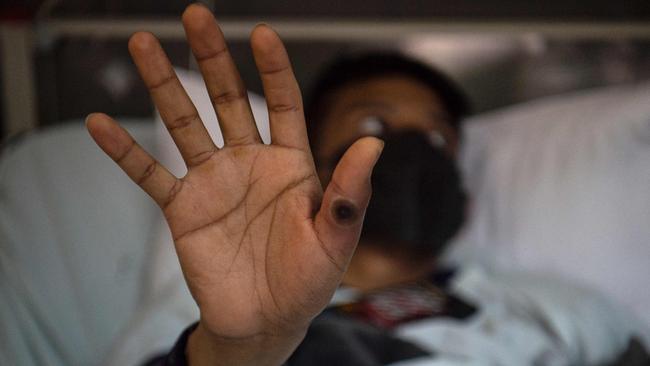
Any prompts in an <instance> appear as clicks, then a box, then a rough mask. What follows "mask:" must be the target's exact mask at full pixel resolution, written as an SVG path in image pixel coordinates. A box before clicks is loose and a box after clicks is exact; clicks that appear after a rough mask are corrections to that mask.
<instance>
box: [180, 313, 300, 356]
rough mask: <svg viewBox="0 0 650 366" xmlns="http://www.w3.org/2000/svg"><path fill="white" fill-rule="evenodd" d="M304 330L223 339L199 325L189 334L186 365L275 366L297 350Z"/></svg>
mask: <svg viewBox="0 0 650 366" xmlns="http://www.w3.org/2000/svg"><path fill="white" fill-rule="evenodd" d="M305 332H306V330H305V331H303V332H297V333H294V334H282V335H272V336H257V337H254V338H248V339H245V340H241V339H224V338H220V337H218V336H215V335H214V334H212V333H210V332H209V331H208V330H206V329H205V328H204V327H202V326H201V323H199V325H198V326H197V327H196V329H195V330H194V331H193V332H192V334H191V335H190V337H189V339H188V342H187V348H186V355H187V361H188V365H190V366H204V365H206V366H207V365H210V366H215V365H218V366H231V365H232V366H247V365H255V366H278V365H281V364H282V363H284V362H285V361H286V360H287V359H288V358H289V356H290V355H291V353H292V352H293V351H294V350H295V349H296V347H298V345H299V344H300V342H301V341H302V339H303V338H304V336H305Z"/></svg>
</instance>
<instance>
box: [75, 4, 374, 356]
mask: <svg viewBox="0 0 650 366" xmlns="http://www.w3.org/2000/svg"><path fill="white" fill-rule="evenodd" d="M183 25H184V27H185V31H186V35H187V39H188V42H189V44H190V47H191V49H192V52H193V53H194V55H195V57H196V59H197V62H198V65H199V68H200V70H201V73H202V75H203V78H204V80H205V82H206V86H207V89H208V93H209V95H210V98H211V100H212V103H213V106H214V109H215V113H217V116H218V119H219V121H220V128H221V130H222V133H223V136H224V141H225V146H224V147H223V148H217V147H216V146H215V145H214V143H213V141H212V140H211V139H210V137H209V135H208V133H207V131H206V129H205V127H204V126H203V123H202V122H201V120H200V118H199V117H198V113H197V111H196V108H195V107H194V105H193V104H192V102H191V101H190V99H189V98H188V96H187V94H186V93H185V91H184V90H183V88H182V86H181V84H180V82H179V81H178V78H177V77H176V75H175V73H174V71H173V68H172V66H171V64H170V62H169V60H168V58H167V57H166V55H165V53H164V51H163V50H162V48H161V46H160V44H159V42H158V40H157V39H156V38H155V37H154V36H153V35H152V34H149V33H143V32H139V33H136V34H134V35H133V36H132V37H131V39H130V40H129V51H130V53H131V56H132V58H133V60H134V62H135V64H136V66H137V68H138V71H139V73H140V75H141V77H142V79H143V81H144V83H145V84H146V86H147V88H148V89H149V92H150V95H151V97H152V99H153V101H154V103H155V104H156V107H157V108H158V110H159V112H160V115H161V117H162V119H163V121H164V123H165V125H166V126H167V128H168V130H169V132H170V134H171V136H172V138H173V139H174V142H175V144H176V145H177V147H178V149H179V151H180V153H181V155H182V157H183V159H184V161H185V163H186V165H187V167H188V173H187V174H186V175H185V176H184V177H182V178H177V177H175V176H173V175H172V174H171V173H169V172H168V171H167V170H166V169H165V167H163V166H161V165H160V164H159V163H158V162H156V161H155V160H154V159H153V158H152V157H151V156H150V155H149V154H148V153H147V152H146V151H144V150H143V149H142V148H141V147H140V146H139V145H138V144H137V142H135V141H134V140H133V138H132V137H131V136H130V135H129V134H128V132H127V131H126V130H124V129H123V128H122V127H121V126H120V125H119V124H118V123H117V122H115V121H114V120H113V119H112V118H110V117H109V116H107V115H105V114H101V113H93V114H91V115H89V116H88V118H87V128H88V131H89V133H90V135H91V136H92V138H93V139H94V140H95V141H96V143H97V144H98V145H99V146H100V147H101V148H102V150H104V152H105V153H106V154H107V155H108V156H109V157H111V158H112V159H113V160H114V161H115V162H116V163H117V164H118V165H119V166H120V167H121V168H122V169H123V171H124V172H125V173H126V174H127V175H128V176H129V177H130V178H131V179H132V180H133V181H134V182H135V183H137V184H138V185H139V186H140V187H141V188H142V189H143V190H144V191H145V192H146V193H147V194H148V195H149V196H151V198H152V199H153V200H154V201H155V202H156V203H157V204H158V205H159V206H160V208H161V210H162V212H163V214H164V216H165V219H166V220H167V223H168V225H169V228H170V230H171V233H172V237H173V238H174V246H175V248H176V253H177V255H178V258H179V261H180V264H181V268H182V271H183V275H184V277H185V281H186V283H187V285H188V287H189V289H190V292H191V294H192V296H193V297H194V299H195V301H196V303H197V305H198V307H199V310H200V320H199V325H198V327H197V328H196V330H195V331H194V332H193V333H192V334H191V335H190V338H189V342H188V347H187V350H186V351H187V352H186V353H187V356H188V361H189V363H190V364H191V365H279V364H281V363H282V362H284V361H285V360H286V359H287V358H288V357H289V355H290V354H291V352H292V351H293V350H294V349H295V348H296V347H297V345H298V344H299V343H300V341H301V340H302V338H303V337H304V334H305V332H306V330H307V327H308V325H309V323H310V321H311V320H312V319H313V318H314V317H315V316H316V315H317V314H318V313H319V312H320V311H321V310H322V309H323V308H324V307H325V306H326V305H327V303H328V301H329V300H330V298H331V296H332V294H333V292H334V290H335V289H336V287H337V286H338V285H339V283H340V281H341V279H342V276H343V274H344V273H345V271H346V268H347V266H348V263H349V260H350V258H351V256H352V254H353V252H354V250H355V247H356V244H357V242H358V239H359V233H360V229H361V225H362V222H363V215H364V212H365V209H366V206H367V204H368V200H369V199H370V191H371V188H370V187H371V186H370V175H371V171H372V168H373V166H374V164H375V162H376V161H377V159H378V157H379V154H380V153H381V149H382V146H383V143H382V142H381V141H380V140H378V139H376V138H372V137H366V138H361V139H359V140H358V141H357V142H355V143H354V144H353V145H352V146H351V147H350V148H349V149H348V150H347V152H346V153H345V154H344V156H343V158H342V159H341V161H340V162H339V163H338V165H337V166H336V168H335V169H334V170H333V173H332V178H331V180H330V182H329V184H328V185H327V187H326V188H325V190H324V191H323V189H322V187H321V184H320V181H319V179H318V177H317V174H316V171H315V166H314V161H313V158H312V155H311V151H310V148H309V143H308V141H307V133H306V129H305V121H304V114H303V106H302V100H301V96H300V90H299V88H298V84H297V82H296V80H295V77H294V75H293V72H292V70H291V65H290V62H289V59H288V56H287V53H286V51H285V49H284V46H283V45H282V42H281V41H280V39H279V37H278V36H277V34H276V33H275V32H274V31H273V30H272V29H271V28H269V27H268V26H266V25H258V26H257V27H255V29H254V30H253V31H252V33H251V47H252V50H253V55H254V58H255V63H256V65H257V68H258V71H259V74H260V77H261V79H262V83H263V88H264V94H265V96H266V101H267V105H268V110H269V119H270V128H271V140H272V142H271V144H270V145H265V144H263V143H262V142H261V139H260V137H259V133H258V131H257V129H256V127H255V123H254V120H253V116H252V113H251V110H250V106H249V104H248V99H247V96H246V95H247V94H246V89H245V87H244V85H243V82H242V81H241V78H240V77H239V74H238V72H237V69H236V66H235V65H234V62H233V60H232V58H231V57H230V55H229V53H228V50H227V47H226V44H225V41H224V38H223V35H222V33H221V30H220V29H219V27H218V25H217V23H216V21H215V19H214V17H213V15H212V13H211V12H210V11H209V10H208V9H207V8H205V7H203V6H200V5H190V6H189V7H188V8H187V9H186V10H185V12H184V13H183Z"/></svg>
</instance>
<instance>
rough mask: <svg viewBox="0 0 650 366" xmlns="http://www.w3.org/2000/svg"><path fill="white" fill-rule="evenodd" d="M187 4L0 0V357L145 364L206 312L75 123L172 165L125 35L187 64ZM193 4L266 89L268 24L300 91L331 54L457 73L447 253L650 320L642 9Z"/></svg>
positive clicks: (469, 3)
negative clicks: (457, 171)
mask: <svg viewBox="0 0 650 366" xmlns="http://www.w3.org/2000/svg"><path fill="white" fill-rule="evenodd" d="M189 3H190V2H189V1H186V0H0V141H1V143H0V324H2V326H0V364H2V365H57V364H61V365H93V364H99V361H101V360H102V359H110V357H112V356H113V355H115V353H114V352H113V351H111V350H115V349H118V350H119V349H121V348H120V347H121V346H124V347H123V349H124V350H126V351H124V352H126V353H120V354H118V356H119V357H121V356H124V355H125V354H128V352H129V347H132V349H133V350H135V353H137V354H138V355H141V356H142V354H141V353H142V350H143V349H145V348H143V347H144V345H143V343H140V342H141V341H142V340H145V342H148V341H149V340H151V342H153V343H155V342H162V343H156V344H155V346H156V347H158V348H157V349H156V350H158V351H160V350H166V349H168V348H169V347H170V345H171V344H173V343H170V342H173V340H175V339H176V338H177V336H178V334H179V331H180V329H183V328H184V327H186V325H187V324H189V323H191V322H193V321H195V320H196V318H197V316H198V314H197V313H196V311H197V309H196V306H195V303H194V302H193V300H192V298H191V297H190V296H189V293H187V288H186V286H185V284H184V282H183V279H182V275H181V273H180V268H179V267H178V265H177V259H176V256H175V254H174V252H173V249H172V247H173V246H172V245H171V237H170V235H169V230H168V229H167V227H166V224H165V223H164V222H163V220H162V218H161V217H160V216H159V211H158V209H157V207H155V206H154V205H153V203H152V202H151V201H150V200H149V199H148V197H146V195H144V194H143V193H142V192H141V191H140V190H139V189H138V188H137V187H136V186H135V185H134V184H132V182H130V181H129V179H128V178H127V177H126V176H125V175H124V174H121V173H120V172H119V169H118V168H117V167H116V166H115V165H114V164H113V162H112V161H110V159H108V158H106V157H105V156H104V155H103V154H102V153H101V152H100V150H99V149H97V147H96V146H95V144H94V143H93V142H92V141H91V139H90V138H89V137H88V134H87V132H86V131H85V129H84V127H83V125H82V121H83V118H85V116H86V115H87V114H88V113H91V112H97V111H101V112H106V113H109V114H111V115H113V116H116V117H117V118H118V119H119V120H120V122H121V123H124V124H126V125H128V129H129V131H130V132H131V133H132V134H133V135H134V136H135V137H136V139H137V140H138V141H139V142H140V143H141V144H142V145H143V146H144V147H145V148H147V149H148V150H149V151H152V153H154V155H156V156H158V155H157V154H160V155H159V156H160V157H161V158H162V159H161V161H162V162H163V164H165V165H167V166H170V164H168V162H172V163H173V162H174V161H176V162H178V163H179V166H180V167H181V168H183V164H182V161H180V159H179V156H178V154H175V150H174V148H173V146H172V143H171V139H170V138H169V136H168V134H166V132H165V131H164V128H163V127H162V124H157V125H156V124H154V120H155V118H154V109H153V105H152V103H151V101H150V99H149V96H148V94H147V91H146V90H145V88H144V86H143V84H142V82H141V81H140V77H139V75H138V74H137V72H136V68H135V66H134V65H133V63H132V61H131V59H130V57H129V55H128V51H127V40H128V38H129V36H130V35H131V34H132V33H134V32H136V31H141V30H146V31H151V32H153V33H155V34H156V35H157V36H158V37H159V38H160V39H161V42H162V43H163V46H164V48H165V49H166V51H167V53H168V55H169V57H170V59H171V60H172V63H173V64H175V65H176V66H178V67H182V68H189V69H193V68H195V65H194V63H193V61H192V60H193V59H192V57H191V55H190V51H189V48H188V46H187V44H186V43H185V36H184V32H183V28H182V25H181V23H180V15H181V13H182V11H183V10H184V8H185V7H186V6H187V5H188V4H189ZM204 3H205V4H206V5H207V6H208V7H210V8H212V9H214V11H215V13H216V15H217V18H218V20H219V22H220V25H221V26H222V28H223V30H224V33H225V34H226V38H227V40H228V42H229V46H230V50H231V53H232V55H233V57H234V58H235V62H236V64H237V65H238V66H239V69H240V71H241V74H242V76H243V78H244V81H245V82H246V85H247V86H248V88H249V89H250V90H252V91H254V92H256V93H261V85H260V81H259V79H258V77H257V72H256V70H255V66H254V62H253V59H252V55H251V51H250V48H249V44H248V37H249V33H250V31H251V29H252V28H253V27H254V25H255V24H256V23H257V22H260V21H265V22H267V23H269V24H271V25H272V26H273V27H274V28H275V29H276V30H278V32H279V33H280V35H281V37H282V38H283V39H284V41H285V43H286V45H287V48H288V51H289V54H290V57H291V59H292V62H293V65H294V70H295V72H296V75H297V78H298V81H299V83H300V85H301V86H302V89H303V93H307V92H308V91H309V90H310V88H311V86H312V82H313V81H314V77H315V76H316V74H317V73H318V72H319V70H320V69H321V67H322V66H324V63H326V62H328V61H329V60H331V59H333V58H335V57H336V56H337V55H339V54H342V53H351V52H361V51H364V50H368V49H397V50H401V51H403V52H405V53H408V54H410V55H412V56H414V57H416V58H418V59H420V60H422V61H424V62H426V63H430V64H432V65H435V66H437V67H438V68H440V69H442V70H443V71H445V72H447V73H448V74H449V75H451V76H452V77H453V78H454V79H455V80H456V81H457V82H458V83H460V85H461V86H462V87H463V88H464V89H465V91H466V92H467V93H468V96H469V98H470V99H471V102H472V104H473V106H474V112H475V113H476V115H475V116H473V118H472V119H471V123H467V124H466V125H465V126H464V131H463V132H464V133H465V132H466V134H465V135H464V137H465V140H464V143H463V146H464V150H463V151H462V154H461V155H462V156H461V159H460V162H459V165H460V167H461V169H462V171H463V173H464V182H465V183H466V185H467V189H468V192H469V193H470V194H471V196H472V198H473V201H472V207H471V208H472V210H471V212H470V214H469V215H468V222H467V226H466V228H465V229H464V232H463V233H462V234H461V235H460V236H459V238H457V242H456V243H454V244H453V245H452V246H453V248H454V249H457V250H458V253H457V255H456V256H455V257H454V258H456V260H457V261H458V262H459V263H460V264H461V265H466V264H468V263H471V262H472V261H475V262H477V263H479V264H481V265H485V266H486V267H488V268H497V269H503V270H505V271H514V272H515V273H518V272H517V271H530V272H531V273H542V274H545V275H548V274H550V275H552V276H557V277H562V278H563V279H567V280H571V281H576V283H579V284H584V285H586V286H589V287H593V288H595V289H597V290H599V291H602V292H603V293H604V294H605V295H606V296H607V297H608V298H609V299H613V300H616V301H619V302H620V303H621V304H623V305H624V306H626V308H625V309H631V310H622V312H623V313H625V314H628V313H629V314H632V313H634V314H636V315H638V316H639V317H640V319H643V320H644V322H637V323H638V324H641V325H643V326H645V325H647V328H648V329H650V312H648V309H650V292H649V291H648V290H647V289H648V278H650V264H649V263H650V226H648V223H649V222H650V190H648V187H650V82H649V81H650V1H649V0H627V1H611V0H573V1H566V0H545V1H539V2H533V1H520V0H448V1H422V0H403V1H394V0H390V1H389V0H376V1H364V0H329V1H322V0H321V1H308V0H284V1H262V0H250V1H246V0H239V1H223V2H218V1H216V0H206V1H204ZM186 76H187V74H186ZM189 79H192V80H189ZM188 80H189V81H192V85H194V89H199V90H198V92H201V91H203V92H204V90H203V85H202V81H200V80H199V79H198V78H197V77H194V76H192V77H191V78H190V77H188ZM197 85H198V87H197ZM604 86H613V87H611V88H603V89H599V88H600V87H604ZM594 88H595V90H590V89H594ZM188 89H190V88H188ZM190 91H192V90H190ZM194 91H195V92H196V91H197V90H194ZM566 92H577V93H569V94H563V93H566ZM204 94H205V93H204ZM547 96H549V98H543V97H547ZM206 97H207V95H206ZM253 99H255V98H253ZM206 100H207V104H205V106H204V107H206V106H207V107H206V108H207V110H208V111H210V110H211V109H210V105H209V100H208V99H206ZM522 102H526V103H523V104H522ZM257 104H258V106H259V105H261V104H262V103H261V102H259V100H258V103H257ZM510 106H512V107H510ZM199 107H200V106H199ZM503 107H506V108H503ZM262 109H264V107H263V106H262ZM200 110H201V109H200ZM204 110H206V109H204ZM213 117H214V116H213ZM204 121H207V120H206V119H205V118H204ZM206 125H208V126H212V127H213V128H215V129H216V126H217V124H216V123H212V124H210V123H206ZM55 126H56V127H61V128H52V127H55ZM34 130H46V131H44V132H43V133H33V134H27V133H24V132H28V131H34ZM15 136H25V138H14V137H15ZM166 158H168V159H166ZM174 159H175V160H174ZM172 171H173V169H172ZM452 254H453V253H452ZM454 258H452V259H454ZM161 274H162V275H161ZM533 288H537V287H533ZM553 288H554V289H555V287H553ZM560 290H562V289H561V288H558V291H560ZM551 292H552V291H551ZM554 294H555V295H557V296H560V297H561V296H564V295H563V294H564V293H562V292H561V291H560V293H554ZM568 297H569V298H570V300H576V309H580V310H579V311H578V312H576V314H577V313H580V314H592V313H589V312H588V311H583V310H584V309H593V308H589V306H590V303H589V301H586V300H585V299H583V298H579V296H576V295H574V294H573V293H569V294H568ZM574 297H575V299H574ZM545 299H548V300H549V301H552V300H554V299H555V297H553V296H545ZM152 304H153V305H152ZM150 305H152V306H158V305H160V306H158V307H156V309H155V311H150V310H151V309H149V308H147V306H150ZM141 306H142V307H143V309H145V310H146V311H142V312H141V311H140V309H141ZM621 309H623V308H621ZM170 314H171V315H170ZM599 314H600V313H599ZM612 315H614V314H612ZM602 318H603V320H607V319H610V320H611V319H616V318H615V317H614V316H611V317H610V316H609V315H608V314H606V315H603V316H602ZM535 319H537V317H535ZM576 319H577V320H580V319H582V318H581V317H579V316H576V317H573V316H571V317H567V318H566V320H567V324H569V323H571V321H573V320H576ZM585 319H587V318H585ZM603 324H605V323H603ZM150 325H151V327H150V328H149V326H150ZM590 326H591V324H588V323H587V322H585V327H586V328H584V329H586V331H585V334H586V335H591V334H596V333H595V332H592V331H591V329H592V328H590ZM490 328H492V327H490ZM567 329H574V328H567ZM131 331H133V332H131ZM139 331H142V333H138V332H139ZM129 332H130V333H129ZM569 333H570V334H571V335H573V334H574V333H573V331H571V332H569ZM569 333H567V334H569ZM125 334H127V335H128V336H125ZM152 335H155V336H156V337H153V336H152ZM149 336H152V338H149ZM130 337H131V338H130ZM603 339H604V340H605V344H606V345H611V344H612V342H611V339H609V338H607V337H604V338H603ZM646 341H647V343H646V345H650V333H648V336H647V338H646ZM153 343H151V344H149V346H152V345H154V344H153ZM558 344H560V343H558ZM562 344H564V343H562ZM594 344H596V343H594ZM572 347H574V349H575V350H577V351H576V352H578V353H580V354H582V352H584V347H583V343H582V342H581V341H576V342H575V344H573V345H572ZM510 348H511V349H518V347H509V349H510ZM605 348H606V347H601V346H600V345H596V346H594V347H593V349H594V350H601V349H605ZM153 349H154V348H153V346H152V348H151V350H153ZM524 349H527V348H524ZM646 349H650V346H647V347H646ZM109 356H110V357H109ZM3 357H7V358H3ZM119 357H117V358H115V360H117V361H116V362H115V364H116V365H125V364H128V363H127V362H122V361H120V360H121V359H120V358H119ZM125 357H126V356H125ZM515 364H523V363H515ZM578 364H579V363H578ZM623 364H624V365H626V366H628V365H629V363H623Z"/></svg>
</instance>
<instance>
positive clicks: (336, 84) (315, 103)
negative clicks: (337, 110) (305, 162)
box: [305, 52, 470, 150]
mask: <svg viewBox="0 0 650 366" xmlns="http://www.w3.org/2000/svg"><path fill="white" fill-rule="evenodd" d="M385 76H405V77H408V78H411V79H413V80H416V81H418V82H420V83H422V84H423V85H425V86H427V87H428V88H429V89H431V90H432V91H433V92H434V93H435V95H437V96H438V97H439V98H440V100H441V101H442V104H443V107H444V108H445V109H446V111H447V113H448V114H449V118H450V119H449V123H450V125H451V127H452V128H453V129H454V130H456V132H459V129H460V122H461V120H462V119H463V118H464V117H465V116H467V115H468V114H469V112H470V107H469V102H468V100H467V98H466V96H465V94H464V93H463V92H462V90H461V89H460V88H459V87H458V86H457V85H456V83H455V82H454V81H452V80H451V79H450V78H449V77H447V76H446V75H445V74H443V73H442V72H440V71H438V70H436V69H435V68H433V67H430V66H428V65H425V64H424V63H422V62H419V61H416V60H414V59H412V58H409V57H407V56H404V55H402V54H400V53H397V52H369V53H364V54H361V55H356V56H347V57H340V58H337V59H335V60H334V61H333V62H331V63H330V64H329V65H328V66H327V67H326V68H325V69H324V70H323V72H321V74H320V77H319V78H318V79H317V80H316V82H315V83H314V84H313V87H312V89H311V92H310V93H309V94H308V99H307V103H306V108H305V116H306V119H307V123H308V125H307V127H308V134H309V141H310V143H311V144H312V150H315V149H314V146H315V144H317V141H318V137H319V135H320V134H321V123H322V121H323V119H324V118H323V117H324V116H325V115H326V109H327V107H328V104H329V103H330V102H331V100H330V97H331V96H332V95H333V94H334V93H335V92H337V91H339V90H340V89H342V88H344V87H346V86H348V85H350V84H353V83H358V82H364V81H367V80H370V79H373V78H376V77H385Z"/></svg>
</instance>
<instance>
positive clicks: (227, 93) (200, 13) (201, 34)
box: [183, 4, 261, 146]
mask: <svg viewBox="0 0 650 366" xmlns="http://www.w3.org/2000/svg"><path fill="white" fill-rule="evenodd" d="M183 26H184V27H185V33H186V34H187V40H188V41H189V43H190V47H191V48H192V53H194V57H196V61H197V63H198V64H199V68H200V69H201V73H202V74H203V78H204V80H205V84H206V86H207V88H208V94H209V95H210V100H211V101H212V105H213V107H214V110H215V112H216V113H217V119H218V120H219V127H220V128H221V133H222V134H223V140H224V143H225V144H226V145H229V146H235V145H246V144H252V143H259V142H260V141H261V139H260V135H259V132H258V131H257V126H256V125H255V120H254V119H253V113H252V111H251V107H250V104H249V102H248V93H247V91H246V87H245V86H244V82H243V81H242V79H241V77H240V76H239V71H238V70H237V67H236V66H235V63H234V61H233V60H232V57H231V56H230V52H229V51H228V47H227V45H226V41H225V40H224V38H223V33H222V32H221V29H219V26H218V25H217V22H216V20H215V19H214V16H213V15H212V12H211V11H210V10H209V9H208V8H206V7H204V6H202V5H198V4H194V5H190V6H189V7H188V8H187V9H186V10H185V13H183Z"/></svg>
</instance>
